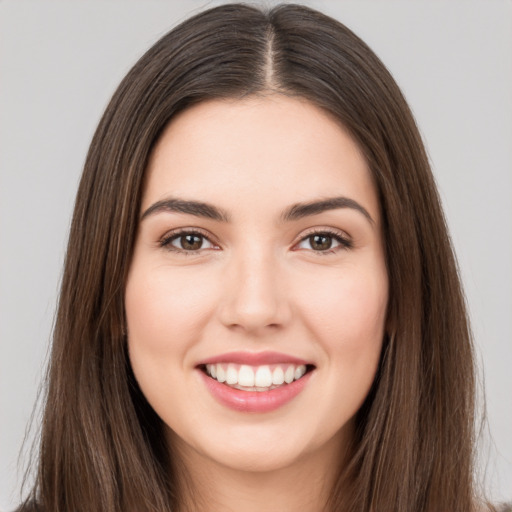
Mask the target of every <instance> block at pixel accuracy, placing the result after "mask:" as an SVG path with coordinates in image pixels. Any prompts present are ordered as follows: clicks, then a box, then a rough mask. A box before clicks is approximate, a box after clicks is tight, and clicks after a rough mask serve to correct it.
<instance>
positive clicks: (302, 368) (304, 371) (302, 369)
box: [294, 364, 306, 380]
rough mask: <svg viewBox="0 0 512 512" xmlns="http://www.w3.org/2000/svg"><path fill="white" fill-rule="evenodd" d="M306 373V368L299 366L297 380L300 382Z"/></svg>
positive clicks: (296, 374) (296, 372) (296, 370)
mask: <svg viewBox="0 0 512 512" xmlns="http://www.w3.org/2000/svg"><path fill="white" fill-rule="evenodd" d="M305 373H306V367H305V366H304V365H303V364H301V365H300V366H297V368H296V369H295V375H294V377H295V380H299V379H300V378H301V377H302V376H303V375H304V374H305Z"/></svg>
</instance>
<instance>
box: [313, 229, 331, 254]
mask: <svg viewBox="0 0 512 512" xmlns="http://www.w3.org/2000/svg"><path fill="white" fill-rule="evenodd" d="M308 240H309V244H310V246H311V248H312V249H313V250H314V251H326V250H328V249H330V248H331V247H332V236H330V235H327V234H324V233H321V234H316V235H311V236H310V237H308Z"/></svg>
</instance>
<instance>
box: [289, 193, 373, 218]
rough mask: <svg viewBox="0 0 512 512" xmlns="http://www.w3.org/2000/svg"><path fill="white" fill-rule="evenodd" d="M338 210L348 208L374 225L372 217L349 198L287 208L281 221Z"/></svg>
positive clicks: (338, 198)
mask: <svg viewBox="0 0 512 512" xmlns="http://www.w3.org/2000/svg"><path fill="white" fill-rule="evenodd" d="M338 208H350V209H352V210H356V211H358V212H359V213H362V214H363V215H364V216H365V217H366V219H367V220H368V221H369V222H370V224H374V223H375V221H374V220H373V218H372V216H371V215H370V214H369V213H368V210H367V209H366V208H365V207H364V206H362V205H360V204H359V203H358V202H357V201H354V199H350V198H349V197H343V196H340V197H330V198H327V199H322V200H319V201H311V202H308V203H297V204H294V205H292V206H291V207H290V208H287V209H286V210H285V211H284V213H283V215H282V217H281V218H282V220H283V221H291V220H298V219H302V218H304V217H308V216H310V215H318V214H319V213H322V212H326V211H329V210H337V209H338Z"/></svg>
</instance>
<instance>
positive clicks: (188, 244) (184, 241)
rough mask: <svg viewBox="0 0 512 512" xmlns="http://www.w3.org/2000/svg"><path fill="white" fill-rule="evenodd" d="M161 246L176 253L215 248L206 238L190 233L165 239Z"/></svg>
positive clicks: (182, 233)
mask: <svg viewBox="0 0 512 512" xmlns="http://www.w3.org/2000/svg"><path fill="white" fill-rule="evenodd" d="M161 246H162V247H165V248H167V249H169V250H173V251H176V252H199V251H201V250H202V249H213V248H215V246H214V244H213V243H212V242H210V240H208V238H206V236H204V235H201V234H200V233H194V232H189V231H187V232H181V233H177V234H174V235H171V236H169V237H167V238H165V239H164V240H162V242H161Z"/></svg>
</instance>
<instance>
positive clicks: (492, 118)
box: [0, 0, 512, 510]
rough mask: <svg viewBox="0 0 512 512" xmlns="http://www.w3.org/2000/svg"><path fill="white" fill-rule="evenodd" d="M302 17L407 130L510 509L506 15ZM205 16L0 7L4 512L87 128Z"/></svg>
mask: <svg viewBox="0 0 512 512" xmlns="http://www.w3.org/2000/svg"><path fill="white" fill-rule="evenodd" d="M306 3H307V4H308V5H311V6H313V7H316V8H319V9H320V10H323V11H325V12H326V13H328V14H331V15H333V16H335V17H336V18H338V19H340V20H341V21H342V22H344V23H345V24H346V25H348V26H349V27H350V28H352V29H353V30H354V31H355V32H356V33H357V34H359V35H360V36H361V37H362V38H363V39H365V40H366V42H367V43H369V45H370V46H371V47H372V48H373V49H374V50H375V51H376V52H377V54H378V55H379V56H380V57H381V58H382V59H383V61H384V63H385V64H386V65H387V66H388V67H389V69H390V70H391V72H392V73H393V74H394V76H395V78H396V79H397V81H398V83H399V85H400V86H401V87H402V88H403V90H404V92H405V95H406V96H407V98H408V100H409V102H410V104H411V106H412V109H413V111H414V113H415V115H416V118H417V120H418V123H419V125H420V128H421V130H422V133H423V135H424V138H425V141H426V144H427V147H428V151H429V154H430V157H431V161H432V165H433V168H434V172H435V175H436V178H437V180H438V183H439V187H440V191H441V195H442V198H443V202H444V205H445V209H446V214H447V217H448V222H449V225H450V229H451V233H452V237H453V242H454V244H455V247H456V250H457V253H458V258H459V263H460V269H461V274H462V277H463V280H464V285H465V290H466V294H467V298H468V303H469V307H470V313H471V317H472V321H473V328H474V332H475V339H476V344H477V354H478V360H479V365H480V368H481V369H482V376H481V380H482V387H485V391H486V402H487V411H488V423H489V427H488V429H484V432H483V442H482V456H481V460H482V462H481V469H482V472H486V474H487V478H486V480H485V481H486V488H487V490H488V492H489V494H490V496H491V497H492V498H493V499H496V500H499V499H511V498H512V435H511V434H512V408H511V394H512V393H511V391H512V365H511V363H512V343H511V339H512V321H511V318H512V271H511V267H512V265H511V264H512V201H511V193H512V151H511V145H512V143H511V141H512V115H511V114H512V93H511V91H512V62H511V54H512V52H511V48H512V3H511V2H510V1H506V0H501V1H499V0H480V1H468V0H464V1H454V0H452V1H451V2H445V3H442V2H435V1H426V0H421V1H415V2H411V1H410V0H402V1H382V0H375V1H373V0H359V1H357V2H356V1H338V2H335V1H310V2H306ZM216 4H217V2H208V3H206V2H204V1H201V2H200V1H186V2H185V1H173V2H171V1H163V0H159V1H158V0H145V1H142V0H141V1H135V2H134V1H126V0H124V1H121V0H117V1H107V0H102V1H91V0H89V1H87V2H77V1H75V2H73V1H69V0H66V1H60V2H57V1H49V0H48V1H41V0H35V1H26V0H13V1H2V0H0V172H1V174H0V244H1V245H0V429H1V430H0V509H1V510H8V509H12V508H13V507H14V506H15V504H16V503H17V502H18V493H19V484H20V477H21V473H20V472H19V470H18V469H17V455H18V451H19V450H20V447H21V444H22V440H23V436H24V433H25V428H26V426H27V423H28V421H29V419H30V415H31V412H32V408H33V404H34V402H35V399H36V393H37V388H38V385H39V382H40V378H41V374H42V371H43V366H44V361H45V358H46V354H47V347H48V340H49V337H50V331H51V326H52V322H53V314H54V308H55V301H56V298H57V290H58V284H59V279H60V275H61V265H62V260H63V256H64V247H65V240H66V235H67V231H68V226H69V219H70V215H71V209H72V205H73V201H74V194H75V190H76V186H77V182H78V178H79V174H80V170H81V167H82V165H83V161H84V157H85V152H86V150H87V146H88V144H89V141H90V138H91V136H92V133H93V130H94V128H95V125H96V124H97V122H98V120H99V117H100V115H101V113H102V110H103V109H104V107H105V106H106V103H107V101H108V100H109V97H110V96H111V94H112V92H113V91H114V88H115V87H116V85H117V84H118V82H119V81H120V79H121V78H122V77H123V75H124V74H125V73H126V72H127V71H128V69H129V67H130V66H131V65H132V64H133V63H134V62H135V60H136V59H137V58H138V57H139V56H140V55H141V54H142V53H143V52H144V51H145V49H147V48H148V47H149V46H150V45H151V44H152V43H153V42H154V41H155V40H156V39H157V38H158V37H159V36H161V35H163V34H164V33H165V32H167V31H168V29H169V28H171V27H172V26H173V25H175V24H176V23H177V22H178V21H181V20H183V19H184V18H186V17H187V16H188V15H189V14H191V13H193V12H195V11H198V10H200V9H201V8H202V7H204V6H207V5H208V6H212V5H216ZM270 4H272V2H266V5H270ZM484 374H485V379H484V377H483V375H484ZM35 423H36V425H37V417H36V422H35ZM29 439H30V437H29Z"/></svg>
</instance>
